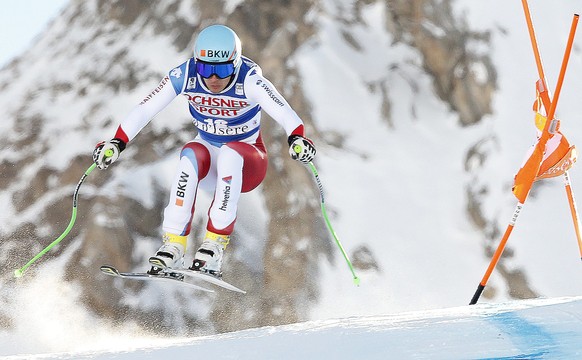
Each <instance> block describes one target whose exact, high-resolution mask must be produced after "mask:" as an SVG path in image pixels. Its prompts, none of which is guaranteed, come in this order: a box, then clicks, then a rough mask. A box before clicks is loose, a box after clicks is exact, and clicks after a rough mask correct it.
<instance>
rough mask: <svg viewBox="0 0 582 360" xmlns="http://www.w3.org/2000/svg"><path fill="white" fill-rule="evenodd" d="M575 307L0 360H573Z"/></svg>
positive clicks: (429, 316)
mask: <svg viewBox="0 0 582 360" xmlns="http://www.w3.org/2000/svg"><path fill="white" fill-rule="evenodd" d="M581 312H582V298H580V297H572V298H554V299H536V300H527V301H514V302H508V303H502V304H496V305H488V304H486V305H475V306H462V307H457V308H450V309H438V310H431V311H413V312H403V313H399V314H388V315H377V316H369V317H349V318H342V319H330V320H318V321H308V322H304V323H298V324H292V325H285V326H276V327H263V328H257V329H249V330H244V331H238V332H232V333H225V334H221V335H214V336H201V337H194V338H189V339H184V338H182V339H180V338H174V339H161V338H160V339H147V340H146V339H143V338H135V337H132V336H128V335H124V336H123V337H119V336H114V335H113V334H110V337H109V338H107V337H105V336H103V334H102V333H99V336H98V338H97V339H92V341H90V342H89V344H91V345H95V344H97V347H98V346H99V344H100V343H101V345H100V346H102V347H103V349H102V350H85V351H79V352H74V351H69V352H63V353H52V354H26V355H15V356H7V357H3V358H2V359H6V360H8V359H10V360H17V359H19V360H20V359H21V360H24V359H26V360H40V359H43V360H48V359H54V360H56V359H119V360H138V359H139V360H148V359H191V358H193V357H194V358H205V359H216V360H222V359H237V360H245V359H249V360H251V359H252V360H256V359H279V360H287V359H289V360H291V359H337V360H343V359H346V360H347V359H366V360H374V359H378V360H380V359H382V360H384V359H432V360H438V359H443V360H445V359H446V360H455V359H575V358H579V357H580V356H581V355H582V349H581V348H580V342H581V341H582V322H581V321H580V316H579V314H580V313H581ZM58 335H59V334H55V338H56V339H58V338H59V336H58ZM101 341H103V342H101ZM89 344H84V345H85V346H87V345H89Z"/></svg>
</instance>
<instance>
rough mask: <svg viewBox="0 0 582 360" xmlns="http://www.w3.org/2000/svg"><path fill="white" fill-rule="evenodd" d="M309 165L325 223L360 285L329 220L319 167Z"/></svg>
mask: <svg viewBox="0 0 582 360" xmlns="http://www.w3.org/2000/svg"><path fill="white" fill-rule="evenodd" d="M293 150H294V151H295V152H296V153H297V154H299V153H301V151H302V148H301V146H300V145H295V147H294V148H293ZM307 165H309V168H310V169H311V172H312V173H313V177H314V178H315V182H316V183H317V187H318V188H319V197H320V200H321V214H322V215H323V218H324V219H325V224H326V225H327V228H328V229H329V232H330V233H331V235H332V236H333V238H334V240H335V243H336V244H337V246H338V247H339V249H340V251H341V253H342V255H343V256H344V259H345V260H346V263H347V264H348V267H349V268H350V271H351V273H352V276H353V281H354V284H355V285H357V286H359V285H360V278H359V277H358V276H357V275H356V272H355V271H354V266H353V265H352V262H351V261H350V259H349V257H348V254H346V251H345V250H344V247H343V246H342V243H341V242H340V241H339V239H338V237H337V234H336V233H335V231H334V230H333V227H332V226H331V222H330V221H329V217H328V216H327V210H326V209H325V197H324V195H323V185H322V184H321V180H319V174H318V173H317V169H316V168H315V165H313V162H311V161H310V162H309V163H308V164H307Z"/></svg>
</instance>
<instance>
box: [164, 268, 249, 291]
mask: <svg viewBox="0 0 582 360" xmlns="http://www.w3.org/2000/svg"><path fill="white" fill-rule="evenodd" d="M172 272H175V273H177V274H181V275H184V276H187V277H191V278H193V279H197V280H202V281H206V282H208V283H211V284H214V285H216V286H220V287H221V288H223V289H227V290H230V291H234V292H238V293H241V294H246V293H247V292H246V291H245V290H241V289H239V288H237V287H236V286H234V285H232V284H230V283H227V282H226V281H224V280H222V279H219V278H217V277H215V276H212V275H209V274H205V273H203V272H200V271H195V270H190V269H172Z"/></svg>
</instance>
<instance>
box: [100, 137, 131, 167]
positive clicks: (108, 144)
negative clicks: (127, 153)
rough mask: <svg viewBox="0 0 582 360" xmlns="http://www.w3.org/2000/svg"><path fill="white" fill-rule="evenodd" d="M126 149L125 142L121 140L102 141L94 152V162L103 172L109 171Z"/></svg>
mask: <svg viewBox="0 0 582 360" xmlns="http://www.w3.org/2000/svg"><path fill="white" fill-rule="evenodd" d="M124 149H125V142H124V141H123V140H120V139H111V140H109V141H101V142H100V143H99V144H97V146H95V150H93V162H94V163H95V165H97V167H98V168H99V169H101V170H104V169H107V167H109V165H111V164H113V163H114V162H115V160H117V159H118V158H119V154H120V153H121V152H122V151H123V150H124Z"/></svg>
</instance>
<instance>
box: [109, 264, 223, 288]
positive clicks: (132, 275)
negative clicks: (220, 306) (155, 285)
mask: <svg viewBox="0 0 582 360" xmlns="http://www.w3.org/2000/svg"><path fill="white" fill-rule="evenodd" d="M100 270H101V272H102V273H104V274H107V275H110V276H114V277H118V278H122V279H134V280H162V281H173V282H178V283H181V284H184V285H186V286H188V287H190V288H192V289H195V290H200V291H205V292H210V293H213V292H214V290H211V289H207V288H205V287H202V286H198V285H195V284H192V283H189V282H187V281H184V275H183V274H181V273H179V272H177V271H174V270H170V269H168V271H162V272H160V273H159V274H156V275H154V274H148V273H139V272H120V271H119V270H117V269H116V268H115V267H113V266H109V265H103V266H101V268H100Z"/></svg>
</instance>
